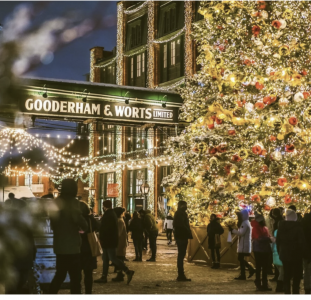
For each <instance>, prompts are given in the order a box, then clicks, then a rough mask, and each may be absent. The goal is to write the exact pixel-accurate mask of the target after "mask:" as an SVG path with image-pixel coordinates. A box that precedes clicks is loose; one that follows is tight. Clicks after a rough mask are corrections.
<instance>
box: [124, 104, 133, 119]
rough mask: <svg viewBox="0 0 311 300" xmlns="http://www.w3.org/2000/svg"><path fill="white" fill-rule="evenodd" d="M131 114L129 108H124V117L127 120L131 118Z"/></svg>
mask: <svg viewBox="0 0 311 300" xmlns="http://www.w3.org/2000/svg"><path fill="white" fill-rule="evenodd" d="M131 114H132V109H131V108H130V107H128V106H127V107H126V108H125V110H124V116H126V117H127V118H129V117H131Z"/></svg>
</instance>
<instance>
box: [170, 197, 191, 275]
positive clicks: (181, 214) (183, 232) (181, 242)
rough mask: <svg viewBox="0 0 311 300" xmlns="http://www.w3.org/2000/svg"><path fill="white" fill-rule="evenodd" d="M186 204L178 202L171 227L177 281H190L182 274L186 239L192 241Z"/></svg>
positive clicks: (186, 244)
mask: <svg viewBox="0 0 311 300" xmlns="http://www.w3.org/2000/svg"><path fill="white" fill-rule="evenodd" d="M186 211H187V202H186V201H182V200H181V201H179V202H178V207H177V211H176V213H175V215H174V221H173V227H174V236H175V240H176V243H177V251H178V254H177V270H178V277H177V281H191V279H190V278H187V277H186V275H185V272H184V258H185V256H186V251H187V246H188V239H192V238H193V237H192V233H191V229H190V224H189V219H188V215H187V212H186Z"/></svg>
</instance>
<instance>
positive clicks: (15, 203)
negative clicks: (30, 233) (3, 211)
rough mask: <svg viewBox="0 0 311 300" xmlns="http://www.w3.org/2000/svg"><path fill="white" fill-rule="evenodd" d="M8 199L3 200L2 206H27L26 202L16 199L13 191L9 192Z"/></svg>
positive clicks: (17, 207) (19, 207) (18, 207)
mask: <svg viewBox="0 0 311 300" xmlns="http://www.w3.org/2000/svg"><path fill="white" fill-rule="evenodd" d="M8 196H9V199H8V200H5V202H4V207H6V208H16V209H23V208H25V207H26V206H27V202H26V201H24V200H22V199H16V198H15V195H14V194H13V193H9V195H8Z"/></svg>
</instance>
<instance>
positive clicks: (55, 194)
mask: <svg viewBox="0 0 311 300" xmlns="http://www.w3.org/2000/svg"><path fill="white" fill-rule="evenodd" d="M58 194H59V192H58V190H54V191H53V197H54V198H57V197H58Z"/></svg>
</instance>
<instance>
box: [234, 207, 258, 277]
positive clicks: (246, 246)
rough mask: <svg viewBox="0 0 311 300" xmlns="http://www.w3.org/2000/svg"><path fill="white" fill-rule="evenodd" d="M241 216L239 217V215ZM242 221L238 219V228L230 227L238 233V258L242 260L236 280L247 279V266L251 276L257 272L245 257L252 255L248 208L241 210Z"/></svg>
mask: <svg viewBox="0 0 311 300" xmlns="http://www.w3.org/2000/svg"><path fill="white" fill-rule="evenodd" d="M238 218H239V217H238ZM240 219H241V220H240V221H238V229H232V228H231V227H229V230H230V231H231V233H233V234H236V235H237V236H238V237H239V239H238V260H239V262H240V267H241V274H240V275H239V276H238V277H236V278H234V279H236V280H246V276H245V266H246V267H247V268H248V271H249V276H248V278H251V277H252V276H253V275H254V274H255V269H254V268H253V267H252V266H251V265H250V264H249V263H248V262H247V261H246V260H245V259H244V258H245V256H250V253H251V251H252V250H251V246H252V245H251V235H252V229H251V225H250V223H249V220H248V219H249V216H248V211H247V210H246V209H243V210H241V212H240ZM241 221H242V222H241Z"/></svg>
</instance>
